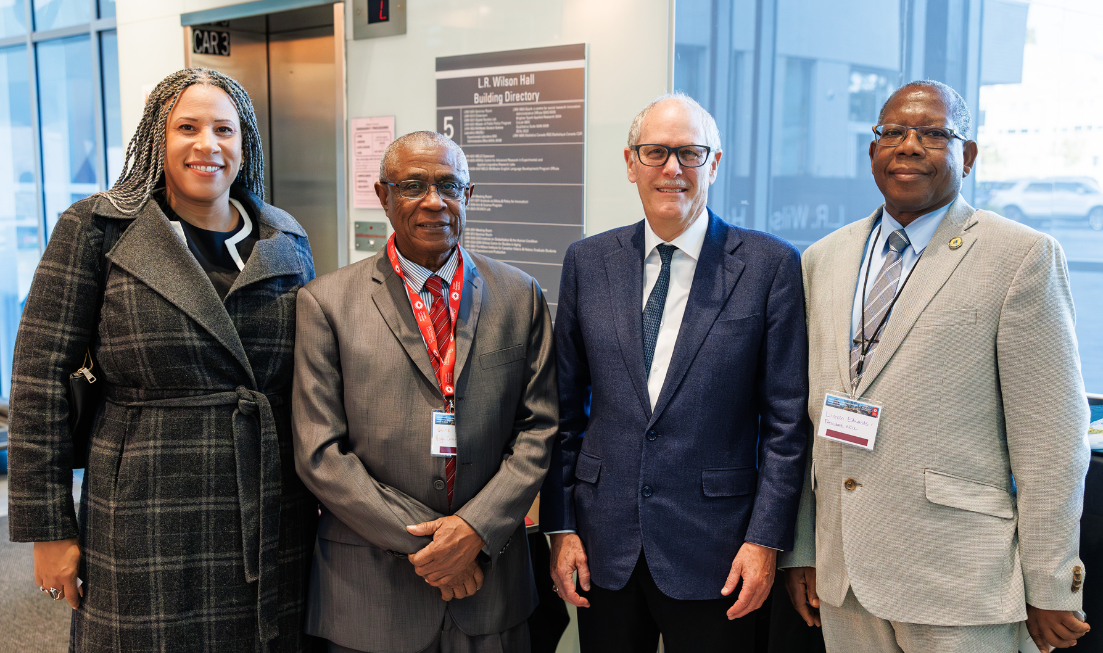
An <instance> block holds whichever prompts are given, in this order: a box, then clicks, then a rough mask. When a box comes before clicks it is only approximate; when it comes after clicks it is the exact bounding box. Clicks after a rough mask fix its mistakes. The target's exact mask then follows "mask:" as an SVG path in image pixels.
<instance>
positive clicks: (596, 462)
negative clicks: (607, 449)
mask: <svg viewBox="0 0 1103 653" xmlns="http://www.w3.org/2000/svg"><path fill="white" fill-rule="evenodd" d="M598 476H601V458H598V457H597V456H591V455H590V454H588V453H585V452H582V451H580V452H578V461H577V462H575V464H574V477H575V478H577V479H578V480H580V481H585V482H587V483H597V477H598Z"/></svg>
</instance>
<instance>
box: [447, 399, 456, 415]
mask: <svg viewBox="0 0 1103 653" xmlns="http://www.w3.org/2000/svg"><path fill="white" fill-rule="evenodd" d="M448 412H450V413H455V412H456V401H455V400H454V399H452V398H451V397H450V398H449V399H448Z"/></svg>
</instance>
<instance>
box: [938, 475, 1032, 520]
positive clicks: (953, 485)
mask: <svg viewBox="0 0 1103 653" xmlns="http://www.w3.org/2000/svg"><path fill="white" fill-rule="evenodd" d="M923 483H924V486H925V487H926V493H927V501H930V502H931V503H937V504H938V505H940V506H949V507H950V508H958V509H959V510H968V511H969V512H979V513H981V514H983V515H991V516H993V517H1000V518H1002V519H1011V518H1012V517H1014V516H1015V511H1014V509H1013V508H1012V505H1011V495H1010V494H1008V492H1007V491H1006V490H1004V489H1002V488H998V487H996V486H994V485H986V484H984V483H978V482H977V481H971V480H969V479H966V478H960V477H958V476H951V475H949V474H943V473H942V472H936V471H934V470H933V469H925V470H923Z"/></svg>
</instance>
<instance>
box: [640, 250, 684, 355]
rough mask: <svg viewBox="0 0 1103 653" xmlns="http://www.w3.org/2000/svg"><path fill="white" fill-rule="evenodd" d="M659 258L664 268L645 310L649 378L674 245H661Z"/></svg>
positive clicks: (645, 346) (668, 283) (667, 287)
mask: <svg viewBox="0 0 1103 653" xmlns="http://www.w3.org/2000/svg"><path fill="white" fill-rule="evenodd" d="M656 249H658V250H659V258H660V259H662V262H663V266H662V268H660V269H659V278H658V279H657V280H656V281H655V287H654V288H652V289H651V295H649V296H648V298H647V305H646V306H644V308H643V369H644V372H645V373H646V374H647V376H650V375H651V361H652V360H653V359H654V358H655V343H656V342H657V341H658V340H659V327H660V326H661V325H662V321H663V309H664V308H666V293H667V291H668V290H670V257H672V256H674V250H676V249H678V248H677V247H675V246H674V245H666V244H663V245H659V246H658V247H657V248H656Z"/></svg>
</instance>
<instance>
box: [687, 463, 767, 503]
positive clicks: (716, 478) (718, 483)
mask: <svg viewBox="0 0 1103 653" xmlns="http://www.w3.org/2000/svg"><path fill="white" fill-rule="evenodd" d="M757 481H758V470H756V469H755V468H754V467H739V468H737V469H705V470H701V489H702V490H704V492H705V496H706V497H739V496H743V495H746V494H751V493H753V492H754V490H755V484H756V483H757Z"/></svg>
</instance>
